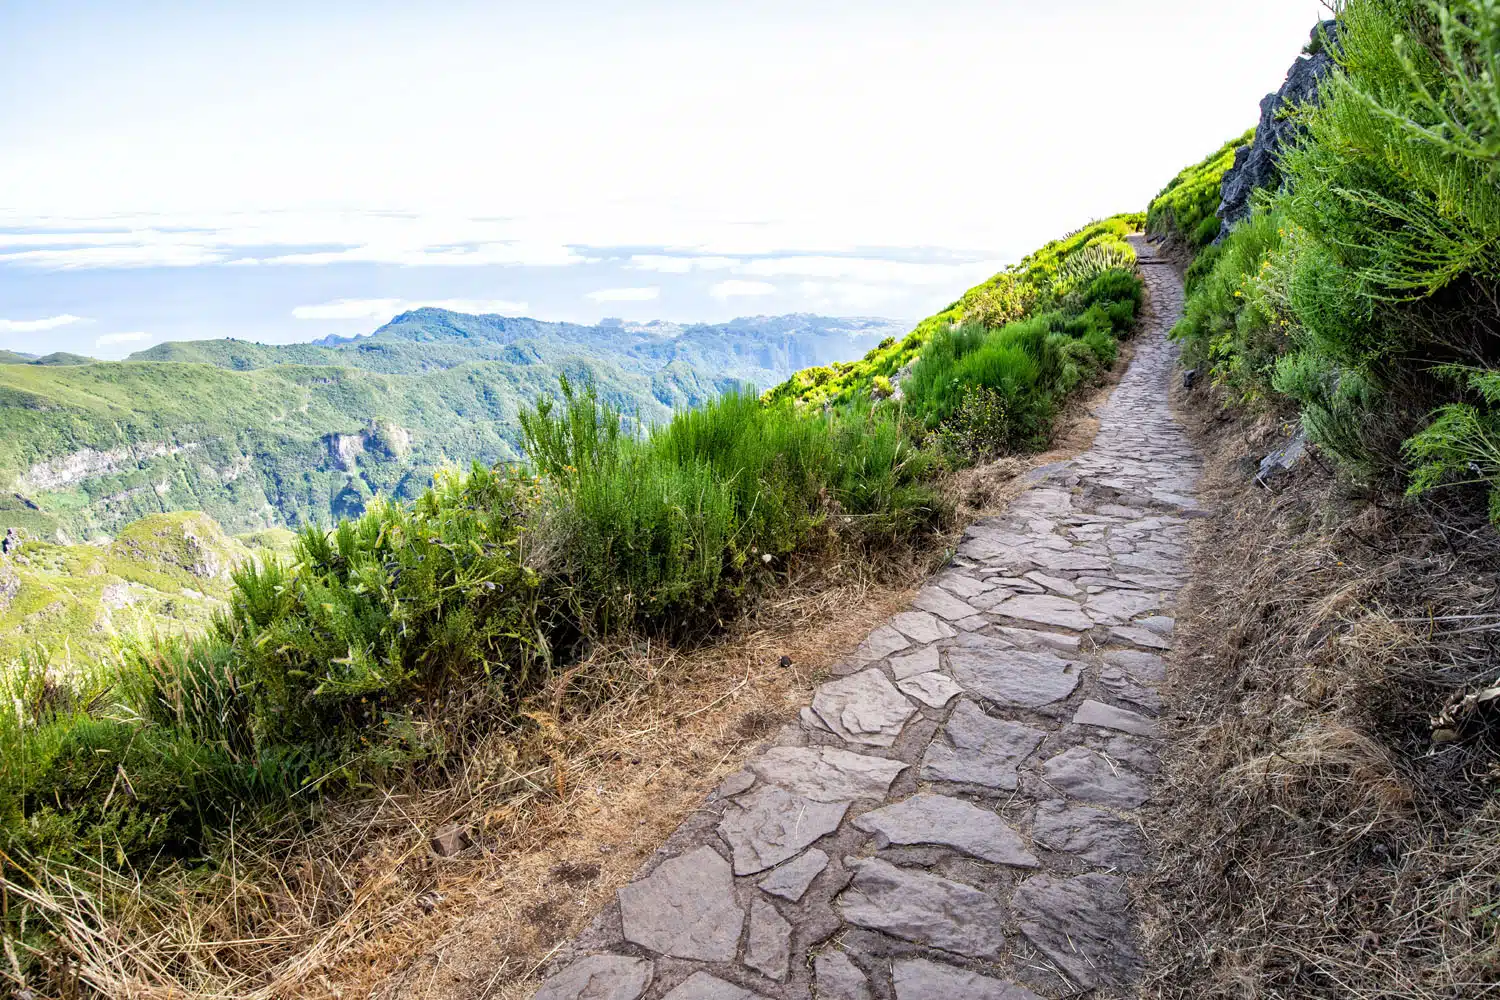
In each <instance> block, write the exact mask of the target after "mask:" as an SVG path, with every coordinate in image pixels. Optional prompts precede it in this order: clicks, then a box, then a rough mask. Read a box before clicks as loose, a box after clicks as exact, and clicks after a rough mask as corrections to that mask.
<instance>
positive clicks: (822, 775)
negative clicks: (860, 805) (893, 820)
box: [745, 747, 906, 802]
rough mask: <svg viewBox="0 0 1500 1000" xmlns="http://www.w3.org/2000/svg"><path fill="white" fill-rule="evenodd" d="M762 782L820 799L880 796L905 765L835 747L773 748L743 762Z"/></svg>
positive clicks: (837, 800) (889, 787) (827, 800)
mask: <svg viewBox="0 0 1500 1000" xmlns="http://www.w3.org/2000/svg"><path fill="white" fill-rule="evenodd" d="M745 767H746V768H748V769H749V770H751V771H753V772H755V774H757V775H758V776H759V777H760V779H761V780H762V781H766V782H769V783H770V784H773V785H779V786H780V787H782V788H785V789H787V790H788V791H792V792H796V793H797V794H799V795H805V796H807V797H808V798H810V799H815V800H817V801H819V802H840V801H846V800H849V799H883V798H885V796H886V794H887V793H888V792H889V791H890V790H891V782H893V781H895V780H896V776H897V775H898V774H900V773H901V772H902V771H904V770H906V764H905V763H904V762H902V761H899V760H889V759H887V758H885V757H871V756H869V755H868V754H862V753H853V752H851V751H848V750H840V749H838V748H836V747H772V748H771V749H769V750H767V751H766V752H765V753H763V754H761V755H760V756H759V757H754V758H752V759H751V760H749V761H747V762H746V763H745Z"/></svg>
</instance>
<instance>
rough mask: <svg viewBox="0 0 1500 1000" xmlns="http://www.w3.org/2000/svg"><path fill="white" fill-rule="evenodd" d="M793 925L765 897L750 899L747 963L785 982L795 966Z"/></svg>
mask: <svg viewBox="0 0 1500 1000" xmlns="http://www.w3.org/2000/svg"><path fill="white" fill-rule="evenodd" d="M791 957H792V925H791V924H789V923H787V922H786V918H784V917H783V916H782V915H781V914H780V913H778V912H776V907H774V906H772V905H771V904H770V903H768V902H766V901H765V900H764V899H756V900H752V901H751V903H750V933H749V935H747V936H746V938H745V964H746V965H748V966H749V967H750V968H752V969H754V970H755V971H756V972H759V973H761V974H762V975H764V976H766V977H767V978H769V979H774V980H776V981H777V982H784V981H785V980H786V976H787V973H788V972H789V971H790V970H791Z"/></svg>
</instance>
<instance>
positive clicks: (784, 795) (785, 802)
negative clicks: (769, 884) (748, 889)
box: [719, 785, 850, 875]
mask: <svg viewBox="0 0 1500 1000" xmlns="http://www.w3.org/2000/svg"><path fill="white" fill-rule="evenodd" d="M849 806H850V803H849V802H848V801H844V802H819V801H817V800H815V799H809V798H807V797H805V796H802V795H797V794H796V793H794V792H789V791H787V790H786V789H784V788H778V787H777V786H775V785H764V786H762V787H760V788H757V789H756V790H755V791H753V792H749V793H748V794H745V795H742V796H740V797H739V798H737V799H735V800H734V801H733V802H731V803H730V804H729V805H728V806H726V807H725V809H724V816H723V818H721V819H720V820H719V834H720V836H722V837H723V838H724V840H725V842H726V843H728V844H729V846H730V847H731V848H733V850H734V873H735V874H736V875H754V874H755V873H756V872H763V871H765V870H766V869H767V868H770V867H772V866H773V865H778V864H780V863H781V862H783V861H785V860H786V859H787V858H790V857H794V856H796V855H797V854H800V853H801V852H802V850H803V848H805V847H807V846H808V845H809V844H811V843H812V842H813V841H815V840H817V839H818V838H819V837H824V836H827V835H828V834H830V833H832V832H833V831H834V830H837V829H838V827H839V824H840V823H841V822H843V819H844V813H845V812H846V811H848V809H849Z"/></svg>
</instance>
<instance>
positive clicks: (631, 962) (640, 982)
mask: <svg viewBox="0 0 1500 1000" xmlns="http://www.w3.org/2000/svg"><path fill="white" fill-rule="evenodd" d="M651 973H652V966H651V963H650V962H649V961H647V960H646V959H644V958H633V957H631V956H629V955H589V956H587V957H585V958H580V959H579V960H578V961H576V962H574V963H573V964H572V965H569V966H568V967H567V968H566V969H563V970H562V971H561V972H558V973H556V974H555V975H553V976H550V977H548V979H547V981H546V982H544V983H542V985H541V986H540V987H539V988H538V989H537V991H536V993H535V994H534V995H533V997H532V1000H636V997H638V996H640V995H641V994H642V993H645V992H646V987H648V986H650V985H651Z"/></svg>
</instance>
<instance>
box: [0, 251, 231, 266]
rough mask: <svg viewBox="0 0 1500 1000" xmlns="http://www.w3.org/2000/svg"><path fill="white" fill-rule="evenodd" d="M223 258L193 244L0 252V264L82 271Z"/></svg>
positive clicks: (209, 261)
mask: <svg viewBox="0 0 1500 1000" xmlns="http://www.w3.org/2000/svg"><path fill="white" fill-rule="evenodd" d="M225 257H226V255H225V254H224V253H223V252H222V251H216V250H209V249H207V248H205V247H201V246H193V245H179V246H150V245H143V246H99V247H72V248H70V249H67V250H21V251H18V252H16V253H0V264H16V265H19V266H21V267H35V268H41V269H44V270H49V271H81V270H85V269H88V268H101V267H201V266H203V265H205V264H218V263H220V262H221V261H223V260H224V259H225Z"/></svg>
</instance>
